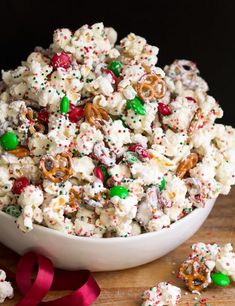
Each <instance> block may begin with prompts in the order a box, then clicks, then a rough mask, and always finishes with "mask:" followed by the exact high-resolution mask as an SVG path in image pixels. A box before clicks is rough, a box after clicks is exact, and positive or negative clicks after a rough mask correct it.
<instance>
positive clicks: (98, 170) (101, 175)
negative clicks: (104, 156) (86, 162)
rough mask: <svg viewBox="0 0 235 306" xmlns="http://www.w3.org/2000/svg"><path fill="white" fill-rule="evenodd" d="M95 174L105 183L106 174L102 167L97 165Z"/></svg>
mask: <svg viewBox="0 0 235 306" xmlns="http://www.w3.org/2000/svg"><path fill="white" fill-rule="evenodd" d="M94 175H95V176H96V177H97V178H98V179H99V180H101V182H102V183H104V174H103V171H102V170H101V168H100V167H95V169H94Z"/></svg>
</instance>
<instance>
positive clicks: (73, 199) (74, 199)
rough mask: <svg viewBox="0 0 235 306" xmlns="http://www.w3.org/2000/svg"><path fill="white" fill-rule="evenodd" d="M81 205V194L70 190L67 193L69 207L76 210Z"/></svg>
mask: <svg viewBox="0 0 235 306" xmlns="http://www.w3.org/2000/svg"><path fill="white" fill-rule="evenodd" d="M81 203H82V193H81V192H78V191H77V190H75V189H74V188H72V189H71V190H70V192H69V206H70V207H71V208H74V209H78V208H79V205H80V204H81Z"/></svg>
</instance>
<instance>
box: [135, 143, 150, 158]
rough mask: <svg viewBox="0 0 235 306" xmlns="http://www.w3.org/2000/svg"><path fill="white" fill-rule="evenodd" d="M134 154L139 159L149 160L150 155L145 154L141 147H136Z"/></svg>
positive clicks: (145, 151)
mask: <svg viewBox="0 0 235 306" xmlns="http://www.w3.org/2000/svg"><path fill="white" fill-rule="evenodd" d="M135 152H136V154H137V155H138V157H139V158H140V159H149V158H150V154H149V153H148V152H147V150H145V149H144V148H143V147H141V146H139V147H137V148H136V151H135Z"/></svg>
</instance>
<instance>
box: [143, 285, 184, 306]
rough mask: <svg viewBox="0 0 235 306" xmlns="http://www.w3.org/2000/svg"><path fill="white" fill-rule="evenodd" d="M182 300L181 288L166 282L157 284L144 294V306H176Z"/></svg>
mask: <svg viewBox="0 0 235 306" xmlns="http://www.w3.org/2000/svg"><path fill="white" fill-rule="evenodd" d="M180 299H181V290H180V288H178V287H176V286H173V285H171V284H169V283H166V282H161V283H159V284H157V286H156V287H152V288H150V289H149V290H146V291H144V293H143V294H142V304H141V305H142V306H176V305H177V304H178V303H179V301H180Z"/></svg>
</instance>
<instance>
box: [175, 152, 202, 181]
mask: <svg viewBox="0 0 235 306" xmlns="http://www.w3.org/2000/svg"><path fill="white" fill-rule="evenodd" d="M197 163H198V154H197V153H191V154H189V155H188V156H187V157H186V158H184V159H183V160H182V161H181V162H180V163H179V166H178V168H177V170H176V175H177V176H178V177H179V178H181V179H183V178H184V176H185V175H186V174H187V172H188V171H189V170H190V169H192V168H193V167H195V166H196V164H197Z"/></svg>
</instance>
